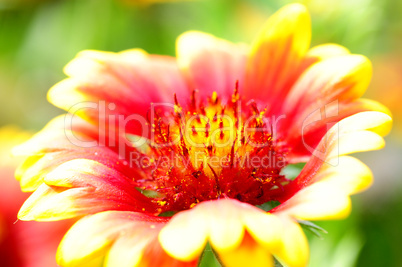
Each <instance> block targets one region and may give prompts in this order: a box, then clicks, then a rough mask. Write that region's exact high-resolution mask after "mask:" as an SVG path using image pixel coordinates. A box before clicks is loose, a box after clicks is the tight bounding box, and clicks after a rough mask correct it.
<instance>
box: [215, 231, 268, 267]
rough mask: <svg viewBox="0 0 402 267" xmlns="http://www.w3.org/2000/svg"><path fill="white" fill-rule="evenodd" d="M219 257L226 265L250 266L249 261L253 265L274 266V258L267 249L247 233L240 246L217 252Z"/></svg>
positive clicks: (257, 266)
mask: <svg viewBox="0 0 402 267" xmlns="http://www.w3.org/2000/svg"><path fill="white" fill-rule="evenodd" d="M219 258H220V259H221V260H222V261H223V264H224V266H228V267H244V266H250V263H251V261H252V265H253V267H254V266H255V267H259V266H261V267H270V266H274V259H273V257H272V256H271V255H270V253H269V251H268V250H267V249H265V248H264V247H263V246H261V245H260V244H258V243H257V242H256V241H254V239H253V238H252V237H251V236H250V235H249V234H247V233H246V234H245V236H244V238H243V241H242V243H241V244H240V246H238V247H237V248H235V249H233V250H230V251H226V252H221V253H219Z"/></svg>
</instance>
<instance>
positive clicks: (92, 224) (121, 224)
mask: <svg viewBox="0 0 402 267" xmlns="http://www.w3.org/2000/svg"><path fill="white" fill-rule="evenodd" d="M166 221H167V219H166V218H161V217H154V216H148V215H144V214H140V213H135V212H124V211H105V212H101V213H97V214H95V215H92V216H88V217H85V218H83V219H81V220H80V221H78V222H77V223H76V224H75V225H74V226H73V227H72V228H71V229H70V230H69V231H68V232H67V234H66V235H65V237H64V238H63V240H62V242H61V244H60V246H59V249H58V252H57V256H56V257H57V260H58V263H59V264H60V265H61V266H66V267H73V266H83V264H88V262H96V263H98V265H96V266H105V267H108V266H109V267H111V266H122V267H125V266H127V267H128V266H130V267H135V266H149V267H151V266H166V267H167V266H195V265H196V262H187V263H185V262H179V261H177V260H175V259H172V258H171V257H169V256H168V255H167V254H166V253H165V252H164V251H163V250H162V249H161V247H160V245H159V243H158V239H157V236H158V233H159V231H160V229H161V227H163V225H164V224H165V223H166Z"/></svg>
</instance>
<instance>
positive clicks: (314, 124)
mask: <svg viewBox="0 0 402 267" xmlns="http://www.w3.org/2000/svg"><path fill="white" fill-rule="evenodd" d="M364 111H379V112H383V113H385V114H388V115H390V111H389V110H388V109H387V108H386V107H385V106H383V105H382V104H380V103H378V102H376V101H373V100H369V99H363V98H361V99H357V100H354V101H352V102H338V101H334V102H332V103H329V104H326V105H324V107H323V108H321V109H317V110H315V111H313V112H312V113H311V114H309V115H307V116H306V118H305V120H304V121H303V122H302V124H301V125H300V123H297V122H294V124H293V125H289V127H288V128H286V133H287V141H286V142H287V144H288V145H289V146H291V147H292V149H291V151H290V152H289V154H288V155H287V159H288V161H289V162H291V163H297V162H306V161H308V160H309V158H310V157H311V150H312V149H314V148H315V147H317V145H318V143H319V142H320V141H321V139H322V138H323V137H324V136H325V134H326V133H327V131H328V130H329V128H330V127H332V126H333V125H334V124H335V123H336V122H338V121H340V120H342V119H344V118H347V117H349V116H352V115H354V114H357V113H360V112H364ZM289 121H291V120H289ZM289 121H288V122H289ZM296 125H299V127H297V126H296ZM281 127H282V129H285V127H284V126H283V125H282V126H281ZM300 129H301V130H300ZM290 132H291V133H290Z"/></svg>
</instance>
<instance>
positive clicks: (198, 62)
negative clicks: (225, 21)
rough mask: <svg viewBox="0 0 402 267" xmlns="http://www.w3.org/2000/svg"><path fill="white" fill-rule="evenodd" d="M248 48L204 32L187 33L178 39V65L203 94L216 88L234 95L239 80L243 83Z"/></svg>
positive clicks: (226, 94) (219, 93)
mask: <svg viewBox="0 0 402 267" xmlns="http://www.w3.org/2000/svg"><path fill="white" fill-rule="evenodd" d="M246 51H247V47H246V46H245V45H236V44H232V43H230V42H228V41H225V40H222V39H218V38H216V37H214V36H212V35H209V34H205V33H201V32H187V33H184V34H182V35H181V36H180V37H179V38H178V40H177V59H178V64H179V66H180V68H181V69H182V71H183V72H184V73H185V74H186V75H187V77H188V79H189V80H190V81H191V83H192V84H193V87H194V89H198V90H199V94H200V95H201V97H205V96H208V97H210V96H211V94H212V92H214V91H215V92H217V93H218V96H219V97H230V96H231V95H232V93H233V91H234V89H235V86H236V82H239V84H240V85H242V84H243V78H244V71H245V62H246Z"/></svg>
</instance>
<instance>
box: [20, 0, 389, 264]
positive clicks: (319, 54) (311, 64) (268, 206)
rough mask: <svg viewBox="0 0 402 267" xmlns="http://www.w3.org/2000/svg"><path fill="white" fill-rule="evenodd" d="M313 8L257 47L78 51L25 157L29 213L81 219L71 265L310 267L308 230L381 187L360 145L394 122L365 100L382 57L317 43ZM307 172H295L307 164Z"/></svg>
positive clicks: (380, 143)
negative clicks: (169, 52)
mask: <svg viewBox="0 0 402 267" xmlns="http://www.w3.org/2000/svg"><path fill="white" fill-rule="evenodd" d="M311 35H312V34H311V20H310V15H309V13H308V11H307V8H306V7H305V6H304V5H301V4H290V5H286V6H284V7H282V8H281V9H280V10H278V11H277V12H276V13H275V14H273V15H272V16H271V17H270V18H269V19H268V21H267V22H266V24H265V25H264V26H263V28H262V30H261V31H260V33H259V34H258V36H257V38H256V39H255V40H254V41H253V42H252V43H251V44H250V45H248V44H243V43H231V42H229V41H226V40H223V39H220V38H218V37H215V36H213V35H210V34H207V33H202V32H198V31H190V32H185V33H183V34H182V35H180V36H179V37H178V39H177V43H176V57H171V56H164V55H154V54H148V53H147V52H145V51H144V50H142V49H131V50H126V51H123V52H119V53H113V52H101V51H96V50H87V51H83V52H80V53H79V54H78V55H77V57H76V58H74V59H73V60H72V61H71V62H70V63H68V64H67V66H66V67H65V69H64V72H65V74H66V75H67V76H68V77H67V78H66V79H64V80H62V81H61V82H59V83H57V84H56V85H54V86H53V87H52V88H51V89H50V91H49V92H48V100H49V101H50V102H51V103H52V104H53V105H55V106H56V107H58V108H61V109H63V110H64V111H66V114H64V115H60V116H58V117H56V118H54V119H53V120H51V121H50V122H49V123H48V124H47V125H46V126H45V127H44V128H43V129H42V130H41V131H40V132H39V133H37V134H36V135H34V136H33V137H32V138H31V139H30V140H28V141H27V142H25V143H23V144H21V145H19V146H17V147H15V148H14V150H13V153H14V154H15V155H18V156H25V157H27V158H26V160H25V161H24V162H23V164H21V165H20V167H19V168H18V169H17V171H16V178H17V180H19V182H20V185H21V189H22V190H23V191H24V192H33V193H32V194H31V195H30V197H29V198H28V199H27V200H26V201H25V203H24V204H23V205H22V207H21V209H20V211H19V213H18V219H19V220H23V221H25V220H28V221H30V220H35V221H58V220H65V219H71V218H76V219H77V222H76V223H75V224H74V225H73V226H72V227H71V228H70V230H69V231H68V232H67V233H66V234H65V236H64V238H63V240H62V241H61V243H60V245H59V248H58V251H57V255H56V259H57V263H58V264H59V265H60V266H122V267H124V266H127V267H129V266H197V265H198V264H199V262H200V261H201V259H202V257H203V256H202V255H203V253H204V252H205V248H206V246H207V247H210V248H211V249H212V251H213V253H214V255H215V257H216V259H217V260H218V261H219V263H220V264H221V265H222V266H275V264H282V265H284V266H307V265H308V261H309V247H308V242H307V238H306V236H305V234H304V232H303V229H302V226H303V227H307V228H308V227H313V228H314V227H315V225H314V224H313V223H311V222H310V221H317V220H331V219H341V218H345V217H347V216H348V215H349V213H350V211H351V199H350V196H351V195H353V194H355V193H358V192H361V191H363V190H365V189H367V188H368V187H369V186H370V185H371V183H372V179H373V177H372V176H373V175H372V173H371V171H370V169H369V168H368V167H367V166H366V165H365V164H364V163H362V162H361V161H360V160H359V159H357V158H355V157H353V156H350V155H349V154H353V153H356V152H364V151H370V150H377V149H381V148H383V147H384V145H385V142H384V139H383V136H385V135H386V134H388V132H389V131H390V128H391V124H392V119H391V117H390V116H391V115H390V111H389V110H388V109H387V108H386V107H385V106H383V105H381V104H380V103H378V102H376V101H374V100H370V99H365V98H362V95H363V94H364V92H365V91H366V89H367V87H368V85H369V83H370V79H371V75H372V66H371V63H370V61H369V60H368V59H367V58H366V57H365V56H362V55H358V54H353V53H351V52H349V50H348V49H347V48H345V47H343V46H341V45H337V44H321V45H317V46H311ZM297 169H299V170H300V169H301V170H300V171H298V172H296V173H295V170H297Z"/></svg>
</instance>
